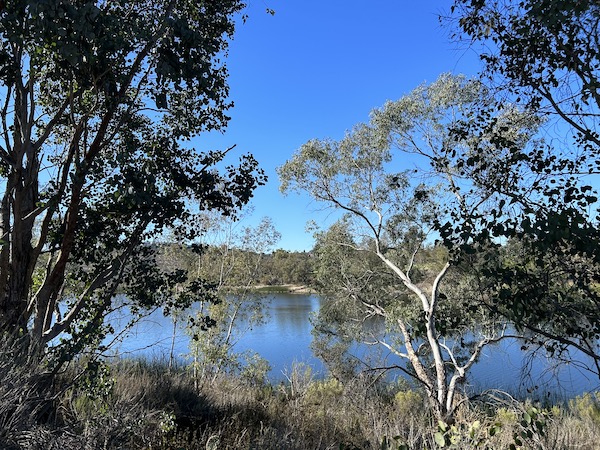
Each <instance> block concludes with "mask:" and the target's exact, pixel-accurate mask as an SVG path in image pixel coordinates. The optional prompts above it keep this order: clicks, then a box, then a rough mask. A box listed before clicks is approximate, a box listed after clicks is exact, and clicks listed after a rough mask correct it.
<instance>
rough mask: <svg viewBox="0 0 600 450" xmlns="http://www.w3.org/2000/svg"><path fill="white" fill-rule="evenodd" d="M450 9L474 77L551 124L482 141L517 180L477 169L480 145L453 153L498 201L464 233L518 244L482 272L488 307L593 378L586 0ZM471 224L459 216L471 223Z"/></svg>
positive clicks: (594, 241)
mask: <svg viewBox="0 0 600 450" xmlns="http://www.w3.org/2000/svg"><path fill="white" fill-rule="evenodd" d="M452 12H453V16H454V17H455V18H456V19H457V20H458V29H457V32H456V37H457V39H461V40H462V39H464V38H467V39H468V40H470V41H471V42H472V43H473V45H476V46H477V48H478V49H481V53H480V58H481V60H482V61H483V63H484V70H483V76H484V78H485V79H487V80H488V81H489V82H490V83H492V84H494V85H495V86H497V87H498V88H499V89H500V92H501V94H502V95H501V102H504V101H505V98H507V97H509V98H512V99H514V101H515V102H516V103H517V104H519V105H521V107H522V108H523V109H525V110H529V111H535V112H536V114H541V115H542V116H543V117H544V118H545V119H547V121H548V123H549V124H550V125H551V127H546V128H545V130H544V131H545V135H546V136H549V137H550V139H548V142H544V141H543V140H537V141H536V142H535V143H534V144H535V145H533V146H524V145H522V143H521V142H520V141H519V140H515V139H514V138H513V137H511V136H508V138H507V139H503V138H500V137H499V136H498V135H497V133H492V136H493V138H492V139H491V141H490V142H491V143H492V144H493V146H494V147H495V148H496V149H504V150H503V151H504V152H506V154H507V157H506V158H504V159H503V160H502V164H503V165H505V168H504V170H503V172H504V173H505V174H507V176H508V174H521V180H518V179H509V178H507V177H504V178H490V177H489V176H487V174H488V173H489V170H490V168H491V166H490V164H484V165H481V163H480V161H481V160H482V159H483V158H486V155H487V154H489V149H488V148H482V147H479V146H478V147H475V148H474V149H473V152H472V153H471V155H469V158H467V159H466V160H465V161H464V162H463V167H465V168H467V171H470V172H471V174H470V176H471V177H472V179H473V180H474V181H475V182H480V183H481V186H482V188H483V189H486V190H488V191H493V192H495V193H496V194H497V195H498V196H499V198H500V200H499V201H498V202H497V203H496V204H495V205H494V207H493V208H492V209H491V214H487V213H486V216H485V217H481V218H477V219H478V222H479V224H480V225H479V226H478V227H477V228H478V229H479V230H480V231H478V232H476V233H473V239H474V240H479V239H483V238H487V236H488V235H492V236H494V237H495V238H496V239H502V240H506V239H509V240H511V239H512V240H516V241H519V243H520V245H522V246H523V249H524V253H523V255H522V259H521V261H520V262H519V263H518V264H517V265H514V266H511V267H501V268H493V267H488V268H486V269H485V271H486V275H488V276H490V277H494V278H496V279H497V286H496V287H495V294H494V295H496V297H497V299H498V300H497V304H495V305H494V307H495V308H498V309H499V310H500V311H502V312H503V313H505V314H506V315H507V317H509V318H510V319H511V320H513V321H515V322H516V323H517V324H518V326H520V327H523V328H528V329H530V330H532V331H534V332H535V333H538V336H543V338H541V339H540V341H541V343H542V344H544V346H546V347H547V348H549V351H550V352H551V353H554V354H560V352H562V351H564V349H566V348H568V347H576V348H577V349H578V351H580V352H583V353H585V354H586V355H588V356H589V357H591V358H593V359H594V360H595V367H594V368H593V369H592V370H593V371H594V372H595V373H596V374H597V375H600V370H599V368H598V367H599V366H598V362H599V361H600V349H599V348H598V345H597V342H598V337H599V336H600V318H599V317H598V311H600V309H599V305H600V298H599V297H598V291H597V289H596V286H597V285H598V282H599V280H600V271H599V269H598V268H599V267H600V265H599V264H598V263H599V262H600V245H599V243H600V239H599V237H600V230H599V229H598V217H597V209H598V208H597V206H598V194H597V192H596V189H595V188H594V178H593V176H595V175H597V174H598V173H600V171H599V166H598V164H599V161H600V160H599V159H598V155H599V152H600V139H599V136H598V133H597V124H596V120H595V119H594V118H595V117H596V116H597V114H598V110H599V108H600V96H599V95H598V91H597V86H598V85H600V77H599V72H598V62H599V59H600V50H599V48H598V45H597V42H598V37H599V35H598V33H599V29H598V27H597V21H598V17H599V15H600V8H599V6H598V3H597V2H592V1H575V0H572V1H571V0H567V1H554V0H527V1H522V2H509V1H500V2H495V1H471V0H457V1H455V2H454V5H453V7H452ZM487 44H491V45H487ZM480 45H481V46H480ZM493 125H494V120H493V118H492V119H490V116H489V114H488V113H487V112H485V111H484V112H482V113H480V114H476V115H474V117H473V118H472V120H470V121H469V122H466V123H465V124H463V125H462V126H460V127H457V128H456V129H455V132H456V133H457V136H464V135H466V134H473V133H475V134H479V135H481V134H483V133H487V132H489V130H490V129H491V127H493ZM550 141H552V143H549V142H550ZM522 180H528V181H527V182H526V183H523V182H522ZM469 220H470V219H469ZM471 222H472V220H471ZM471 222H468V223H467V220H465V225H469V226H471V228H472V225H471ZM451 228H452V226H448V227H447V228H446V229H445V230H444V231H445V234H446V236H450V235H451V234H452V232H453V230H452V229H451ZM465 228H467V227H466V226H459V227H455V229H454V232H458V231H460V230H464V229H465ZM552 341H553V342H552Z"/></svg>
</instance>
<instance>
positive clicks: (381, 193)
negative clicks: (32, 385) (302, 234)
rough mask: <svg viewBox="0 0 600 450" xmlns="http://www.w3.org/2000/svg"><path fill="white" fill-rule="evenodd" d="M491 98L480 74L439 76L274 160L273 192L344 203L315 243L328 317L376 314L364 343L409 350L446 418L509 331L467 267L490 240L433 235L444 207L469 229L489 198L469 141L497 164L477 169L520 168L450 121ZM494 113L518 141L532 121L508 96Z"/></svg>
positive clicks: (401, 352) (412, 370)
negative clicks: (484, 355) (470, 163)
mask: <svg viewBox="0 0 600 450" xmlns="http://www.w3.org/2000/svg"><path fill="white" fill-rule="evenodd" d="M493 104H494V102H493V98H492V97H491V96H490V95H489V93H488V92H487V90H486V89H485V88H484V87H483V86H482V84H481V83H479V82H478V81H475V80H468V79H466V78H465V77H461V76H452V75H448V74H446V75H442V76H441V77H440V78H439V79H438V80H437V81H436V82H434V83H432V84H431V85H429V86H426V85H423V86H420V87H419V88H417V89H415V90H414V91H413V92H411V93H410V94H408V95H406V96H405V97H403V98H401V99H400V100H398V101H394V102H388V103H386V105H384V107H383V108H381V109H377V110H374V111H373V112H372V115H371V121H370V123H369V124H359V125H357V126H355V127H354V128H353V129H352V131H351V132H349V133H347V135H346V136H345V137H344V138H343V139H341V140H340V141H333V140H311V141H309V142H308V143H306V144H304V145H303V146H302V147H300V149H299V150H298V151H297V152H296V153H295V154H294V155H293V157H292V158H291V159H290V160H289V161H288V162H287V163H286V164H285V165H284V166H282V167H280V168H279V175H280V178H281V183H282V184H281V189H282V191H283V192H289V191H292V190H296V191H306V192H307V193H309V194H310V195H311V196H312V197H313V198H314V199H316V200H317V201H320V202H324V203H325V204H326V205H328V206H330V207H332V208H334V209H336V210H338V211H340V213H341V214H342V218H341V222H340V223H337V224H335V225H334V226H333V227H332V228H331V229H330V230H328V231H327V232H326V233H324V234H323V235H322V236H321V239H320V241H319V242H320V247H319V246H318V247H317V254H318V255H319V256H320V261H319V264H320V267H321V269H319V271H320V275H319V276H320V279H321V280H322V281H324V280H327V281H326V282H323V284H324V285H327V284H328V285H329V286H330V288H328V289H326V290H325V294H326V296H327V298H328V299H329V303H330V304H332V305H336V304H337V310H336V307H335V306H333V307H331V308H329V307H327V306H325V307H324V308H323V310H324V314H329V315H331V316H335V317H336V320H337V321H338V322H344V321H345V322H348V321H352V320H356V319H360V318H361V317H362V319H364V318H367V317H369V316H380V317H383V318H384V319H385V322H386V324H387V326H388V327H390V328H391V330H392V331H393V332H394V333H392V336H393V338H392V340H389V339H386V338H385V337H381V336H377V335H375V336H372V339H373V341H372V342H377V343H379V344H381V345H383V346H384V347H386V348H387V349H389V350H390V351H392V352H393V353H395V354H396V355H397V356H399V357H401V358H404V359H405V360H407V361H408V363H409V365H408V366H407V368H406V369H404V370H405V371H406V372H407V373H408V374H409V375H411V376H412V377H414V378H415V379H416V380H417V381H418V382H419V383H420V384H421V385H422V386H423V387H424V389H425V391H426V393H427V395H428V398H429V400H430V403H431V406H432V407H433V410H434V412H435V414H436V416H437V417H438V418H440V419H444V420H448V419H451V418H452V416H453V414H454V413H455V411H456V408H457V406H458V404H460V401H458V399H457V393H458V392H459V389H460V386H461V384H462V383H463V382H464V381H465V380H466V377H467V374H468V372H469V369H471V367H472V366H473V365H474V364H475V362H476V361H477V360H478V358H479V356H480V355H481V352H482V350H483V349H484V347H485V346H486V345H488V344H490V343H492V342H497V341H499V340H500V339H503V338H505V337H508V334H507V328H506V325H507V324H506V321H505V320H503V319H502V318H501V317H500V316H498V315H497V314H496V313H495V311H494V310H493V309H491V308H489V305H490V304H491V303H492V302H493V299H491V298H489V296H488V294H489V293H490V292H491V291H490V290H489V289H482V287H483V283H485V282H486V280H485V279H482V278H480V277H478V276H477V274H476V273H475V272H474V271H473V270H472V267H473V266H474V265H475V264H476V263H477V262H480V261H485V262H486V264H487V265H488V266H489V265H490V264H492V262H493V261H496V262H497V264H500V261H499V258H498V249H497V246H496V245H495V243H494V242H493V240H492V239H491V238H490V239H488V241H487V242H485V241H483V240H478V241H477V242H474V241H473V239H472V237H471V234H470V233H469V231H468V230H466V224H464V223H462V224H461V230H460V233H456V234H455V235H453V236H452V237H453V239H454V240H455V241H454V242H455V243H456V244H457V246H456V250H455V251H453V252H452V253H450V252H446V253H444V251H443V250H442V251H440V249H438V248H436V247H435V246H434V241H435V239H436V238H439V237H440V234H439V232H440V230H443V229H445V227H446V226H447V224H450V223H452V222H451V221H452V220H453V219H454V218H460V217H466V216H469V217H471V219H472V221H471V222H470V225H471V227H472V228H473V230H475V229H476V227H478V226H480V225H479V223H478V218H479V217H480V215H481V214H482V210H483V209H485V210H487V211H488V212H489V210H490V209H489V208H491V206H492V205H493V204H495V203H496V202H497V201H498V200H499V199H498V198H497V196H496V193H495V192H493V191H487V190H485V189H483V188H482V187H481V185H478V184H477V180H476V179H473V178H469V177H468V176H467V175H468V174H466V173H465V170H466V168H465V167H464V166H462V165H461V164H460V161H461V160H462V157H463V156H465V155H467V154H468V153H469V151H470V149H471V148H474V147H475V146H483V145H487V146H488V149H489V154H488V158H487V161H489V163H490V164H495V168H492V167H490V170H489V171H488V173H487V176H489V177H492V176H496V177H504V178H510V177H513V178H514V180H515V181H516V180H517V179H518V177H519V174H518V173H516V172H507V171H505V170H504V168H505V166H504V165H503V162H502V160H501V158H502V154H501V152H502V149H501V148H498V147H497V146H495V145H494V144H493V142H490V140H489V136H493V134H490V135H489V136H485V135H479V136H470V135H464V136H460V137H459V136H457V135H456V133H455V131H454V130H455V127H456V126H457V125H458V124H459V123H462V121H465V120H468V119H469V118H470V117H472V115H473V114H474V113H478V112H479V111H481V110H483V109H486V108H487V109H488V111H490V113H491V106H492V105H493ZM495 117H496V126H497V128H498V130H496V129H495V130H494V131H498V132H499V130H500V129H502V130H503V135H504V136H505V137H506V138H508V137H511V138H512V139H513V140H520V141H522V142H524V143H526V142H527V141H528V140H529V139H530V137H531V134H532V133H533V132H534V131H535V129H536V126H537V119H536V118H534V117H530V116H528V115H524V114H521V113H520V112H519V111H518V110H516V109H515V108H512V107H511V106H509V105H507V106H506V107H505V108H503V109H501V110H500V111H496V113H495ZM494 169H495V170H494ZM459 244H464V245H463V246H461V245H459ZM463 250H464V251H463ZM467 250H468V251H467ZM473 250H474V251H473ZM434 255H435V257H434ZM340 311H341V313H340ZM344 311H345V313H344ZM358 313H360V314H362V316H359V315H357V314H358ZM344 314H346V316H344ZM394 339H396V340H394Z"/></svg>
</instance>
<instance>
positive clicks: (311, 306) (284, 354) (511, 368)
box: [117, 294, 599, 398]
mask: <svg viewBox="0 0 600 450" xmlns="http://www.w3.org/2000/svg"><path fill="white" fill-rule="evenodd" d="M319 306H320V299H319V297H318V296H315V295H300V294H274V295H272V296H271V300H270V302H269V304H268V311H269V319H268V321H267V322H266V323H265V324H263V325H260V326H255V327H254V328H253V329H252V330H250V331H248V332H247V333H246V334H245V335H244V336H243V337H242V338H241V339H240V341H239V342H238V344H236V347H235V349H236V351H243V350H254V351H255V352H257V353H258V354H259V355H261V356H262V357H263V358H265V359H267V360H268V361H269V363H270V364H271V367H272V370H271V372H270V374H269V378H270V379H271V380H272V381H274V382H277V381H279V380H283V379H284V375H283V373H284V372H285V371H286V370H289V369H290V368H291V366H292V364H293V363H294V362H303V363H305V364H309V365H310V366H311V367H312V368H313V372H314V373H315V375H316V376H323V375H324V374H325V368H324V366H323V363H322V362H321V361H320V360H319V359H318V358H316V357H315V356H314V355H313V353H312V351H311V349H310V343H311V341H312V335H311V330H312V326H311V324H310V317H311V315H312V314H314V313H315V312H317V311H318V309H319ZM122 323H125V318H122ZM118 325H119V321H118V320H117V329H118ZM174 331H175V333H174ZM189 340H190V338H189V336H187V335H186V334H185V332H184V330H183V329H182V328H181V327H175V328H174V326H173V320H172V319H171V318H169V317H164V316H163V314H162V312H161V311H155V312H154V313H153V314H151V315H150V316H149V317H148V318H146V319H144V320H143V321H142V322H140V323H138V324H137V325H136V327H135V328H134V329H132V330H131V331H130V332H129V333H128V335H127V337H126V338H125V339H124V340H123V342H122V343H120V344H119V346H118V351H119V353H120V354H122V355H123V356H144V357H148V358H160V359H168V357H169V354H170V351H171V346H172V344H174V345H173V348H174V354H175V355H176V356H177V357H178V358H179V359H180V360H185V356H186V355H187V354H188V353H189V349H188V345H189ZM356 351H357V352H368V351H371V350H370V349H368V348H366V346H362V347H361V346H360V345H359V346H357V348H356ZM378 351H381V349H379V350H378ZM381 356H382V357H383V358H385V359H386V362H387V363H388V364H398V363H400V360H399V358H397V357H396V356H394V355H391V354H389V352H387V351H385V352H383V353H382V355H381ZM575 356H576V359H577V360H579V359H581V360H584V358H580V356H581V355H575ZM525 364H528V365H529V367H530V371H529V374H530V375H531V376H528V377H525V376H524V375H523V374H524V370H523V368H524V365H525ZM554 366H555V364H554V363H553V362H552V361H551V360H548V359H546V358H545V357H543V356H536V357H535V358H533V359H529V356H528V354H527V353H526V352H523V351H522V350H521V344H520V343H519V342H516V341H514V340H505V341H502V342H501V343H499V344H495V345H494V346H492V347H489V348H488V349H487V350H486V351H485V352H484V353H483V354H482V356H481V358H480V360H479V361H478V363H477V364H476V365H475V366H474V367H473V369H472V370H471V372H469V373H470V375H469V379H468V383H469V386H470V388H471V389H472V390H473V391H480V390H482V389H488V388H497V389H502V390H506V391H508V392H510V393H512V394H515V395H519V396H526V395H528V394H529V393H530V392H531V390H532V389H533V390H534V395H535V394H536V392H537V394H538V395H542V394H544V393H546V392H551V393H552V394H553V395H556V396H557V397H559V398H560V397H573V396H575V395H579V394H581V393H583V392H587V391H593V390H597V389H598V388H599V380H598V378H594V376H593V375H592V374H589V373H587V372H585V371H582V370H580V369H579V368H578V367H577V365H576V364H568V365H566V364H563V365H561V366H560V367H558V368H555V367H554ZM391 376H393V375H391ZM536 386H537V389H536V388H535V387H536Z"/></svg>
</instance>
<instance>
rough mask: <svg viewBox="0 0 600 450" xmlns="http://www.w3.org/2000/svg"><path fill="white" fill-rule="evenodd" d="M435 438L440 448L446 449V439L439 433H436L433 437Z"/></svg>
mask: <svg viewBox="0 0 600 450" xmlns="http://www.w3.org/2000/svg"><path fill="white" fill-rule="evenodd" d="M433 438H434V440H435V443H436V444H437V446H438V447H441V448H444V447H445V446H446V439H445V438H444V435H443V434H442V433H440V432H439V431H436V433H435V434H434V435H433Z"/></svg>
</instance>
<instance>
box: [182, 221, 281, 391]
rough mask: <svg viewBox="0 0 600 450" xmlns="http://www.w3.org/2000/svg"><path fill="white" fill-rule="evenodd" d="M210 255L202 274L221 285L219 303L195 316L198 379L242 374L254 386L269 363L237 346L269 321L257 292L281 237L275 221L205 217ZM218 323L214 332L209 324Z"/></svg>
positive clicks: (200, 269) (208, 304) (202, 263)
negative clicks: (251, 223) (249, 223)
mask: <svg viewBox="0 0 600 450" xmlns="http://www.w3.org/2000/svg"><path fill="white" fill-rule="evenodd" d="M203 222H204V227H205V229H206V231H207V233H206V236H205V237H204V244H205V245H207V246H208V247H207V251H205V252H204V253H203V254H202V255H201V256H200V259H199V260H198V272H197V275H196V276H198V277H200V278H201V279H204V280H207V281H208V282H210V283H212V284H213V285H215V286H216V290H215V294H216V296H217V300H218V301H216V302H208V301H206V302H200V304H199V308H198V309H197V310H195V311H194V316H193V319H192V326H190V327H189V329H188V331H189V332H190V333H192V335H193V341H192V343H191V353H192V356H193V358H194V363H193V369H194V374H195V378H196V380H198V379H201V378H202V379H210V378H213V379H214V378H215V377H217V376H218V375H219V374H221V373H223V372H229V373H241V374H242V375H246V376H249V378H250V381H252V382H256V381H260V382H262V381H264V377H265V376H266V372H268V370H269V367H268V363H267V362H266V361H265V360H263V359H262V358H260V357H259V356H258V355H257V354H256V353H253V352H246V353H245V354H240V353H239V352H236V351H235V349H234V347H235V344H236V343H237V342H239V340H240V338H241V337H242V336H243V335H244V334H245V333H246V332H248V331H249V330H250V329H252V327H254V326H257V325H260V324H261V323H264V321H265V315H266V311H265V308H266V306H267V305H268V301H267V299H265V298H264V297H263V296H260V295H257V294H256V293H255V292H253V288H254V287H255V286H256V284H257V282H258V280H259V277H260V275H261V274H262V271H263V263H264V258H265V254H266V253H267V252H270V251H272V250H273V248H274V246H275V245H276V243H277V242H278V241H279V239H280V238H281V235H280V233H279V232H278V231H277V230H276V229H275V227H274V225H273V222H272V220H271V219H270V218H268V217H264V218H263V219H262V220H261V221H260V222H259V223H258V225H256V226H255V227H250V226H246V227H243V228H241V229H240V228H239V227H238V226H239V223H236V222H233V221H231V220H228V219H227V218H224V217H218V216H215V215H212V216H211V215H205V216H204V220H203ZM209 317H210V319H211V320H215V323H214V325H213V326H211V327H210V328H209V329H208V330H206V329H205V330H201V329H200V328H205V326H204V325H205V323H206V320H207V319H208V318H209Z"/></svg>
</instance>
